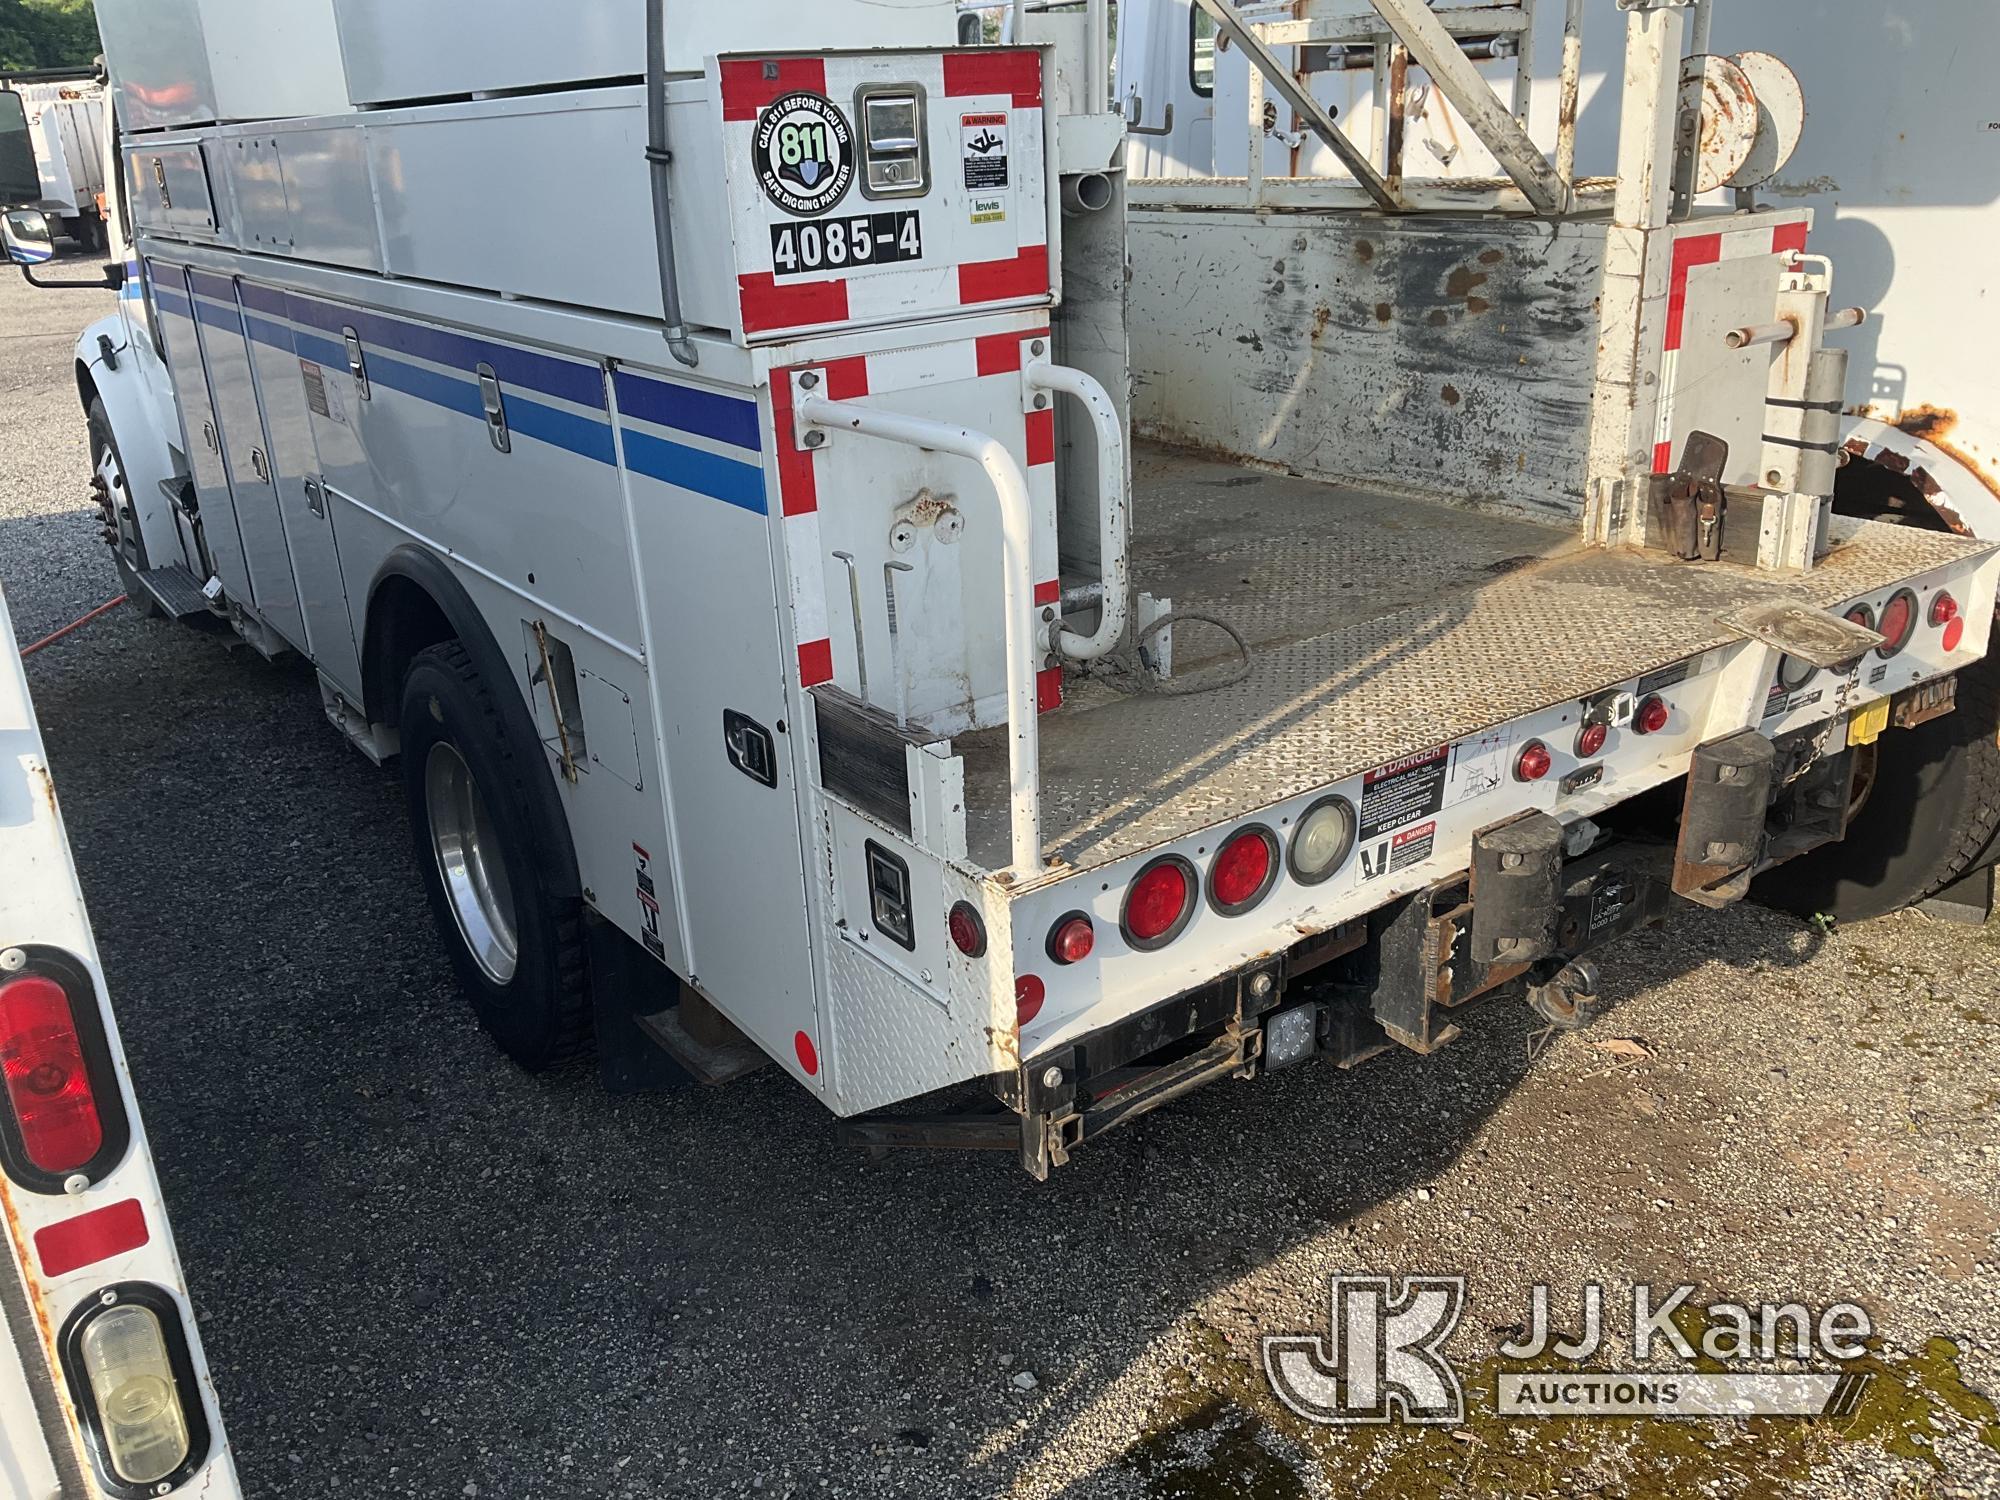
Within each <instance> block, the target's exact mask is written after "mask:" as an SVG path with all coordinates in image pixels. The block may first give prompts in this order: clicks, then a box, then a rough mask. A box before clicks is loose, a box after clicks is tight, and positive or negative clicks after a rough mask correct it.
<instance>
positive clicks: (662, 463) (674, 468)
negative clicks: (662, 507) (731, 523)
mask: <svg viewBox="0 0 2000 1500" xmlns="http://www.w3.org/2000/svg"><path fill="white" fill-rule="evenodd" d="M625 462H626V463H627V464H628V465H630V467H631V469H632V472H633V473H635V474H644V475H647V476H648V477H649V478H653V479H658V480H661V481H663V482H664V483H667V484H671V485H676V486H678V487H679V488H681V489H684V490H693V491H694V492H695V493H696V494H698V495H707V496H708V497H709V498H711V499H714V500H721V501H725V502H726V503H728V504H730V505H735V506H739V507H741V508H742V509H744V510H749V511H755V512H756V513H757V514H758V515H760V516H761V515H765V514H767V512H766V510H765V506H764V471H763V470H762V469H759V468H758V467H757V466H756V465H754V464H746V463H739V462H737V461H736V460H735V459H733V458H724V457H723V456H722V455H721V454H719V453H710V452H708V451H707V450H706V449H704V448H689V447H685V446H683V445H682V444H680V443H670V442H668V441H667V440H666V439H665V438H656V437H650V436H648V435H647V434H646V433H643V432H627V433H626V434H625Z"/></svg>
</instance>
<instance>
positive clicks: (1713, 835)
mask: <svg viewBox="0 0 2000 1500" xmlns="http://www.w3.org/2000/svg"><path fill="white" fill-rule="evenodd" d="M1777 754H1778V751H1777V746H1776V745H1774V744H1772V743H1771V741H1769V740H1767V739H1765V738H1764V736H1763V735H1761V734H1759V733H1758V732H1757V731H1756V730H1754V729H1744V730H1740V731H1738V732H1737V733H1735V734H1732V735H1730V736H1729V737H1728V738H1727V739H1720V740H1714V741H1711V742H1710V743H1708V744H1706V745H1701V746H1698V747H1697V748H1696V750H1695V752H1694V756H1693V759H1692V761H1691V763H1690V765H1689V767H1688V780H1687V797H1686V800H1685V802H1684V803H1683V804H1682V807H1681V839H1680V846H1679V848H1678V850H1677V851H1676V852H1675V855H1674V894H1675V895H1677V896H1685V897H1687V899H1688V900H1690V901H1694V902H1697V903H1699V904H1700V905H1702V906H1707V907H1713V908H1717V909H1720V908H1722V907H1725V906H1729V905H1732V904H1734V903H1735V902H1737V901H1740V900H1742V899H1743V897H1744V895H1745V894H1746V893H1747V892H1748V891H1749V889H1750V876H1751V874H1752V873H1753V872H1754V871H1755V870H1756V868H1757V867H1758V865H1759V864H1761V863H1762V861H1763V858H1764V849H1765V815H1766V813H1767V812H1768V811H1769V809H1770V806H1771V789H1772V785H1773V782H1774V780H1775V772H1776V766H1777Z"/></svg>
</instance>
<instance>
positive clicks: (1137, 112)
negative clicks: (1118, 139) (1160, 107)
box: [1125, 89, 1174, 135]
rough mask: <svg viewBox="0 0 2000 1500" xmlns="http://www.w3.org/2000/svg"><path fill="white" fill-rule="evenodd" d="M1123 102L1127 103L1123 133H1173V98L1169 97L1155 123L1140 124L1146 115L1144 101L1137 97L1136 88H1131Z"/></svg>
mask: <svg viewBox="0 0 2000 1500" xmlns="http://www.w3.org/2000/svg"><path fill="white" fill-rule="evenodd" d="M1125 102H1126V105H1127V108H1126V111H1125V133H1126V134H1127V135H1172V134H1173V133H1174V101H1173V100H1171V99H1169V100H1168V101H1167V107H1166V111H1165V113H1164V115H1163V116H1162V118H1161V120H1160V123H1159V124H1157V125H1141V124H1140V123H1139V122H1140V121H1141V120H1143V119H1145V117H1146V101H1145V100H1144V99H1142V98H1140V97H1139V93H1138V91H1137V90H1136V89H1135V90H1133V92H1132V94H1131V95H1130V96H1129V97H1128V98H1127V100H1126V101H1125Z"/></svg>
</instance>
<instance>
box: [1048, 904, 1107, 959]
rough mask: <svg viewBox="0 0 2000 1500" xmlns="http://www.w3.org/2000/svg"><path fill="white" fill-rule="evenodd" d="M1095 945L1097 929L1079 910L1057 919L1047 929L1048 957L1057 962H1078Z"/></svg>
mask: <svg viewBox="0 0 2000 1500" xmlns="http://www.w3.org/2000/svg"><path fill="white" fill-rule="evenodd" d="M1096 946H1097V931H1096V929H1095V928H1093V927H1092V926H1091V925H1090V918H1088V917H1086V916H1085V915H1084V914H1083V913H1082V912H1080V911H1073V912H1071V913H1070V914H1069V915H1068V916H1066V917H1062V918H1060V919H1058V920H1057V922H1056V925H1055V926H1053V927H1051V928H1050V929H1049V957H1050V958H1052V959H1054V960H1055V961H1056V962H1057V963H1059V964H1080V963H1082V962H1083V961H1084V960H1085V959H1086V958H1088V957H1090V950H1091V949H1092V948H1095V947H1096Z"/></svg>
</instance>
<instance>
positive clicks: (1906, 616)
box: [1875, 589, 1917, 661]
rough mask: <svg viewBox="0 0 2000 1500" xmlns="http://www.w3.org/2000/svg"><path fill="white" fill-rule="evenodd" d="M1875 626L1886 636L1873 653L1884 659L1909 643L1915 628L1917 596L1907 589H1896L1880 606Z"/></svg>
mask: <svg viewBox="0 0 2000 1500" xmlns="http://www.w3.org/2000/svg"><path fill="white" fill-rule="evenodd" d="M1875 628H1876V629H1877V630H1879V631H1880V632H1881V633H1882V634H1883V635H1884V636H1885V637H1886V639H1885V640H1884V641H1883V643H1882V644H1881V645H1879V646H1877V647H1876V648H1875V654H1876V655H1877V656H1879V657H1881V658H1883V660H1885V661H1886V660H1887V659H1888V658H1890V657H1892V656H1894V655H1895V654H1896V653H1897V652H1898V651H1901V650H1902V649H1903V648H1904V647H1905V646H1907V645H1909V644H1910V636H1911V635H1912V634H1914V633H1915V631H1916V628H1917V596H1916V595H1915V594H1913V593H1911V592H1910V591H1909V590H1908V589H1898V590H1896V592H1895V593H1893V594H1891V595H1890V596H1889V602H1888V603H1887V604H1885V605H1883V606H1882V620H1881V623H1880V624H1878V625H1877V626H1876V627H1875Z"/></svg>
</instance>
